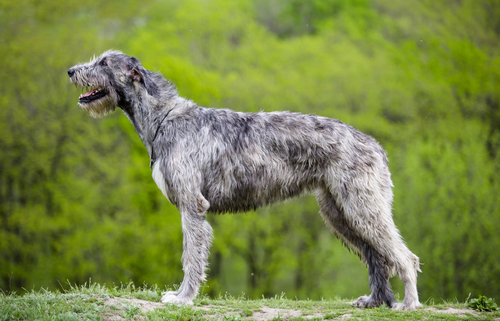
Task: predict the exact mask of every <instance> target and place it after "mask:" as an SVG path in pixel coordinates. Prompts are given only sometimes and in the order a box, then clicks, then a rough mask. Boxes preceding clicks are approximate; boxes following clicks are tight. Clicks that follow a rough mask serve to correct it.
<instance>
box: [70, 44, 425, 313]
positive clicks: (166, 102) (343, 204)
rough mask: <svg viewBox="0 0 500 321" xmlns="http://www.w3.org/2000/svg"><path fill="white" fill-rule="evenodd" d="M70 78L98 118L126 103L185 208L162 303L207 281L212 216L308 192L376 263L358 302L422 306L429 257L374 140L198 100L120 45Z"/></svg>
mask: <svg viewBox="0 0 500 321" xmlns="http://www.w3.org/2000/svg"><path fill="white" fill-rule="evenodd" d="M68 75H69V76H70V78H71V81H72V82H73V83H74V84H76V85H78V86H81V87H90V89H91V91H90V92H88V93H86V94H82V95H80V99H79V101H78V103H79V105H80V106H81V108H82V109H83V110H84V111H85V112H87V113H88V114H89V115H90V116H92V117H102V116H104V115H106V114H108V113H110V112H113V111H114V110H115V108H116V107H119V108H121V109H122V110H123V112H124V113H125V115H127V117H128V118H129V119H130V121H131V122H132V124H133V125H134V127H135V130H136V131H137V133H138V134H139V136H140V138H141V140H142V142H143V143H144V145H145V146H146V148H147V150H148V152H149V156H150V159H151V164H150V165H151V169H152V176H153V179H154V181H155V182H156V184H157V185H158V187H159V189H160V190H161V191H162V193H163V194H164V195H165V197H167V198H168V200H169V201H170V202H172V203H173V204H174V205H175V206H177V208H178V209H179V211H180V213H181V218H182V231H183V235H184V239H183V246H184V249H183V255H182V264H183V270H184V280H183V282H182V284H181V286H180V287H179V289H178V290H177V291H172V292H167V293H166V294H165V295H164V296H163V297H162V299H161V301H162V302H164V303H167V302H168V303H178V304H192V302H193V301H192V300H193V299H194V298H195V297H196V295H197V294H198V290H199V287H200V284H201V283H202V282H204V281H205V277H206V275H205V269H206V267H207V264H208V255H209V248H210V245H211V241H212V228H211V227H210V225H209V223H208V222H207V220H206V214H207V212H213V213H225V212H241V211H243V212H244V211H248V210H253V209H256V208H258V207H261V206H264V205H267V204H270V203H273V202H277V201H281V200H284V199H287V198H291V197H295V196H298V195H301V194H303V193H306V192H310V193H314V194H315V195H316V197H317V200H318V203H319V206H320V209H321V210H320V213H321V216H322V217H323V219H324V221H325V223H326V225H327V226H328V227H329V228H330V230H331V232H332V233H333V234H334V235H336V236H337V237H338V238H339V239H340V240H341V241H342V242H343V243H344V244H345V245H346V246H347V247H348V248H349V249H351V250H352V251H354V252H355V253H356V254H357V255H358V256H359V257H360V258H361V260H362V261H363V262H364V263H365V264H366V266H367V267H368V272H369V279H370V288H371V290H372V293H371V295H370V296H361V297H360V298H358V299H357V300H356V301H355V302H353V305H355V306H357V307H363V308H365V307H377V306H380V305H381V304H386V305H388V306H389V307H392V308H396V309H405V310H413V309H415V308H417V307H421V304H420V303H419V300H418V292H417V271H420V268H419V259H418V257H417V256H415V255H414V254H413V253H412V252H411V251H410V250H409V249H408V248H407V246H406V245H405V243H404V242H403V240H402V237H401V235H400V234H399V231H398V229H397V228H396V226H395V224H394V222H393V219H392V213H391V206H392V198H393V194H392V189H391V187H392V182H391V178H390V173H389V169H388V160H387V156H386V153H385V151H384V150H383V149H382V147H380V145H379V144H378V143H377V142H376V141H375V140H374V139H373V138H372V137H370V136H368V135H365V134H363V133H361V132H359V131H357V130H356V129H354V128H352V127H351V126H349V125H346V124H344V123H342V122H341V121H339V120H335V119H330V118H326V117H320V116H316V115H304V114H300V113H292V112H270V113H265V112H258V113H242V112H236V111H232V110H228V109H216V108H204V107H199V106H197V105H196V104H195V103H193V102H192V101H189V100H186V99H184V98H182V97H180V96H179V95H178V93H177V91H176V89H175V87H174V85H173V84H171V83H170V82H168V81H167V80H166V79H165V78H163V76H162V75H161V74H159V73H154V72H151V71H149V70H147V69H145V68H143V67H142V65H141V63H140V62H139V61H138V60H137V59H136V58H134V57H130V56H127V55H125V54H123V53H121V52H119V51H107V52H105V53H103V54H102V55H101V56H100V57H98V58H94V59H93V60H91V61H90V62H88V63H82V64H78V65H76V66H74V67H72V68H70V69H69V70H68ZM395 274H397V275H398V276H399V278H400V279H401V280H402V281H403V282H404V285H405V298H404V301H403V302H402V303H396V300H395V298H394V294H393V292H392V290H391V288H390V284H389V278H390V277H392V276H393V275H395Z"/></svg>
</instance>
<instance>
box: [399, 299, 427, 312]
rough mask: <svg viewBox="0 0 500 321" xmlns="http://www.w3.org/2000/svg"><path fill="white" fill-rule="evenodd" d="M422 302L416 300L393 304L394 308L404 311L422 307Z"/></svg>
mask: <svg viewBox="0 0 500 321" xmlns="http://www.w3.org/2000/svg"><path fill="white" fill-rule="evenodd" d="M421 307H422V304H421V303H420V302H418V301H417V302H414V303H404V302H403V303H394V304H393V305H392V308H393V309H394V310H404V311H413V310H415V309H418V308H421Z"/></svg>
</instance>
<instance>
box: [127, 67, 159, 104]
mask: <svg viewBox="0 0 500 321" xmlns="http://www.w3.org/2000/svg"><path fill="white" fill-rule="evenodd" d="M126 70H127V75H128V76H129V77H130V78H132V79H133V80H134V81H138V82H140V83H141V84H142V85H143V86H144V87H145V88H146V91H147V92H148V94H149V95H151V96H156V95H158V93H159V89H158V86H157V85H156V84H155V82H154V81H153V79H152V78H151V74H152V73H151V72H150V71H149V70H147V69H144V67H142V65H141V63H140V62H139V60H137V59H136V58H134V57H130V59H129V61H128V63H127V65H126Z"/></svg>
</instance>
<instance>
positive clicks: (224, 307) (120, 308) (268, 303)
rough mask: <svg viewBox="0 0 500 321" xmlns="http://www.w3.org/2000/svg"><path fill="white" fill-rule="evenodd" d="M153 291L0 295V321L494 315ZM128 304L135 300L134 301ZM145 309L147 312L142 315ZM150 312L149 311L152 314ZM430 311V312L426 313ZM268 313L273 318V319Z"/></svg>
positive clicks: (88, 288) (93, 288)
mask: <svg viewBox="0 0 500 321" xmlns="http://www.w3.org/2000/svg"><path fill="white" fill-rule="evenodd" d="M161 292H162V290H160V289H159V288H158V287H156V286H153V287H148V286H142V287H135V286H134V284H132V283H129V284H127V285H121V286H115V287H111V288H110V287H106V286H102V285H99V284H92V283H89V284H86V285H84V286H80V287H77V286H69V288H68V289H66V290H63V291H55V292H53V291H46V290H40V291H30V292H26V293H24V294H3V292H2V294H0V320H223V321H236V320H259V319H260V318H262V315H263V313H267V314H266V317H267V320H297V321H298V320H308V319H309V320H339V319H342V320H346V319H350V320H381V319H384V320H423V319H426V320H495V319H498V318H500V312H499V311H496V312H477V311H472V310H468V311H462V312H461V313H459V314H457V313H455V314H453V313H443V312H440V310H441V311H443V310H447V309H449V308H454V309H467V305H466V304H465V303H459V302H458V301H452V302H442V303H440V304H435V303H434V302H433V301H432V300H431V301H429V302H427V303H426V304H425V305H424V308H423V309H420V310H418V311H412V312H405V311H394V310H391V309H388V308H386V307H380V308H376V309H365V310H360V309H356V308H353V307H351V305H350V304H349V301H350V300H345V299H340V298H335V299H331V300H330V299H329V300H321V301H310V300H306V301H299V300H290V299H287V298H286V296H285V295H284V294H283V295H281V296H276V297H274V298H264V299H261V300H249V299H247V298H245V297H244V296H241V297H232V296H230V295H224V296H223V295H221V296H219V297H218V298H215V299H212V298H208V297H206V296H203V295H201V296H199V297H198V298H197V299H196V300H195V301H194V306H188V307H185V306H182V307H179V306H175V305H162V304H161V303H159V300H160V298H161ZM131 299H140V300H145V301H147V302H145V301H137V300H135V301H134V300H131ZM146 307H148V308H150V310H146V309H145V308H146ZM153 308H155V309H153ZM431 308H432V310H431ZM273 313H274V314H273Z"/></svg>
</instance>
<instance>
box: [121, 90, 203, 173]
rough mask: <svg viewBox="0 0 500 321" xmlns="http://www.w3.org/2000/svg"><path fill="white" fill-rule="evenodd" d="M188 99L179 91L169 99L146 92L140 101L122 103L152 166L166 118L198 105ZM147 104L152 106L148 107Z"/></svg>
mask: <svg viewBox="0 0 500 321" xmlns="http://www.w3.org/2000/svg"><path fill="white" fill-rule="evenodd" d="M142 99H148V100H149V101H148V103H145V102H143V101H142ZM186 101H187V100H186V99H184V98H182V97H180V96H179V95H178V94H177V93H176V94H175V95H170V96H169V97H168V99H165V97H162V98H161V99H158V98H156V97H152V96H150V95H148V94H147V93H145V92H144V93H143V96H140V98H139V100H138V101H136V102H133V103H125V104H120V106H119V107H120V108H121V109H122V110H123V112H124V113H125V115H126V116H127V118H128V119H129V120H130V122H131V123H132V125H133V126H134V128H135V130H136V132H137V134H138V135H139V137H140V138H141V141H142V143H143V144H144V146H145V147H146V149H147V151H148V154H149V157H150V159H151V164H150V166H151V167H152V166H153V164H154V163H155V161H156V159H157V157H158V156H159V155H158V154H157V153H156V152H155V145H157V144H158V141H157V140H158V136H161V135H160V131H161V128H162V126H164V125H165V122H166V120H167V119H168V118H171V117H175V116H177V115H180V114H184V113H185V112H186V110H187V109H191V108H193V107H197V105H196V104H195V103H193V102H191V101H188V102H187V103H186ZM165 102H166V104H165ZM146 106H152V107H147V108H146ZM163 139H164V138H163Z"/></svg>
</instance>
